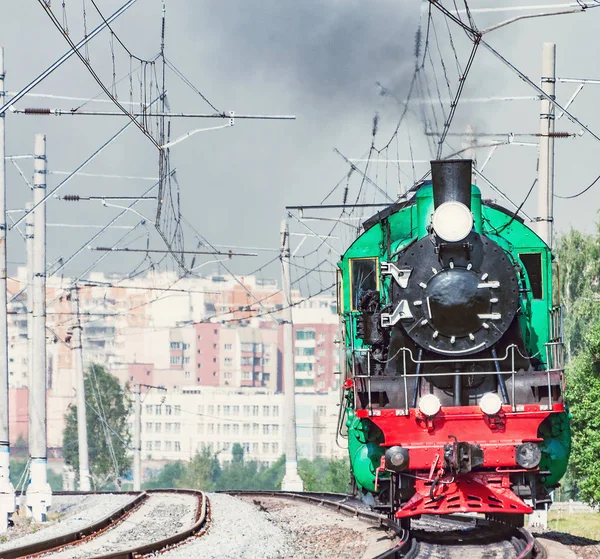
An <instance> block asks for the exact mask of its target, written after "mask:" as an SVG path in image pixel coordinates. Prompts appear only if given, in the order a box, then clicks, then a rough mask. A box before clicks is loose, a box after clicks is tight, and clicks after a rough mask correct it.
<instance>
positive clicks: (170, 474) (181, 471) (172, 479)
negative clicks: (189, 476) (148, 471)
mask: <svg viewBox="0 0 600 559" xmlns="http://www.w3.org/2000/svg"><path fill="white" fill-rule="evenodd" d="M186 469H187V466H186V465H185V464H184V463H183V462H181V461H177V462H169V463H168V464H165V466H164V468H163V469H162V470H160V472H159V473H158V475H157V476H156V477H155V478H154V479H152V480H150V481H148V482H146V483H144V489H173V488H177V487H181V483H182V480H183V476H184V475H185V472H186Z"/></svg>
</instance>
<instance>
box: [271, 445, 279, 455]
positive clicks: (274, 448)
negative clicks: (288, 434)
mask: <svg viewBox="0 0 600 559" xmlns="http://www.w3.org/2000/svg"><path fill="white" fill-rule="evenodd" d="M271 452H272V453H273V454H278V453H279V443H271Z"/></svg>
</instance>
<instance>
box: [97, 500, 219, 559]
mask: <svg viewBox="0 0 600 559" xmlns="http://www.w3.org/2000/svg"><path fill="white" fill-rule="evenodd" d="M146 492H147V493H150V494H153V493H179V494H187V495H195V496H197V497H198V510H197V512H196V521H195V522H194V524H192V526H191V527H190V528H186V529H184V530H181V531H180V532H177V533H176V534H173V535H172V536H169V537H167V538H163V539H162V540H157V541H155V542H152V543H149V544H144V545H140V546H138V547H132V548H130V549H127V550H125V551H117V552H114V553H107V554H105V555H96V556H95V557H94V559H139V558H140V557H142V556H144V555H147V554H150V553H155V552H157V551H161V552H162V551H165V550H166V549H170V548H173V547H176V546H178V545H180V544H182V543H184V542H185V540H187V539H188V538H190V537H192V536H202V535H203V534H204V532H205V531H206V528H208V523H209V521H210V503H209V501H208V498H207V497H206V495H205V494H204V493H202V492H201V491H195V490H193V489H148V490H146Z"/></svg>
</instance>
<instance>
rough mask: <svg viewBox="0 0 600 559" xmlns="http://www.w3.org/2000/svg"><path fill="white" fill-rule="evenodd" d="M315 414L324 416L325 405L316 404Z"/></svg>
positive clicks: (325, 411)
mask: <svg viewBox="0 0 600 559" xmlns="http://www.w3.org/2000/svg"><path fill="white" fill-rule="evenodd" d="M317 415H318V416H319V417H325V416H326V415H327V407H326V406H317Z"/></svg>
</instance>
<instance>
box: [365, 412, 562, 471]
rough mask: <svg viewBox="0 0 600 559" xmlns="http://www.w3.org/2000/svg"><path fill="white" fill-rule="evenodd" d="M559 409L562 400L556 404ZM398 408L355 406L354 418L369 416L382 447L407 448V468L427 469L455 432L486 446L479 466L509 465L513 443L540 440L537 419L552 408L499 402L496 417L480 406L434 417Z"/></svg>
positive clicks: (512, 462)
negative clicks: (515, 407)
mask: <svg viewBox="0 0 600 559" xmlns="http://www.w3.org/2000/svg"><path fill="white" fill-rule="evenodd" d="M557 407H560V408H561V409H560V410H559V409H555V410H554V411H562V408H563V406H562V404H559V405H557V406H555V408H557ZM397 411H398V410H393V409H384V410H374V411H373V413H372V415H370V416H369V413H368V411H367V410H357V412H356V415H357V416H358V417H368V418H369V419H370V420H371V421H372V422H373V423H375V425H377V426H378V427H379V428H380V429H381V431H382V432H383V436H384V443H383V444H382V446H386V447H389V446H394V445H401V446H403V447H404V448H406V449H408V451H409V456H410V462H409V463H410V470H429V469H430V468H431V465H432V463H433V461H434V460H435V457H436V456H438V455H439V456H440V458H443V452H444V445H446V444H448V442H449V441H450V440H451V439H452V438H454V437H456V439H457V440H458V441H466V442H469V443H471V444H478V445H480V446H481V448H482V450H483V451H484V463H483V467H487V468H494V469H496V468H513V467H516V466H517V462H516V460H515V446H516V445H518V444H521V443H523V442H525V441H539V440H541V439H539V438H538V436H537V433H538V428H539V425H540V423H541V422H542V421H543V420H544V419H545V418H546V417H547V416H548V415H550V413H552V412H550V411H544V410H540V406H539V405H538V406H536V405H530V406H525V408H524V411H522V412H513V411H511V407H510V406H503V408H502V411H501V412H500V413H499V414H498V416H497V417H496V418H495V420H490V417H489V416H487V415H486V414H484V413H483V412H482V411H481V410H480V409H479V407H478V406H461V407H447V408H442V409H441V410H440V411H439V412H438V413H437V414H436V415H435V416H434V417H432V418H428V417H425V416H424V415H423V414H422V413H421V412H420V411H419V410H417V409H411V410H410V411H409V415H396V414H397Z"/></svg>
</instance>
